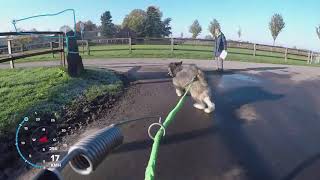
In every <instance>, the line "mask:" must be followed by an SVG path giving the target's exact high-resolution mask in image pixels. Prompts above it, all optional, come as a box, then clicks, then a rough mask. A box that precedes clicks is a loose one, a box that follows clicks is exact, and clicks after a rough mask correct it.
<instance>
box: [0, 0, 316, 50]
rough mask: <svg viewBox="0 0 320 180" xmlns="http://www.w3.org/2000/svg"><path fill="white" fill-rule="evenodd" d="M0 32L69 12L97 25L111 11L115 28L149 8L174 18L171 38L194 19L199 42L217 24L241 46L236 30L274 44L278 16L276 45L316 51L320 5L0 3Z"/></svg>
mask: <svg viewBox="0 0 320 180" xmlns="http://www.w3.org/2000/svg"><path fill="white" fill-rule="evenodd" d="M0 1H3V2H2V3H1V4H2V5H1V6H2V8H1V11H0V32H3V31H12V30H14V29H13V25H12V23H11V22H12V20H13V19H20V18H25V17H28V16H33V15H39V14H45V13H56V12H59V11H62V10H64V9H68V8H72V9H75V11H76V19H77V21H78V20H81V21H87V20H91V21H93V22H94V23H96V24H97V25H99V24H100V16H101V14H102V13H103V12H105V11H107V10H108V11H110V12H111V15H112V17H113V22H114V23H115V24H121V23H122V20H123V18H124V17H125V16H126V15H127V14H129V13H130V11H131V10H133V9H144V10H145V9H146V8H147V7H148V6H150V5H153V6H156V7H159V8H160V10H161V11H162V12H163V18H166V17H170V18H172V22H171V26H172V34H173V36H174V37H180V34H181V33H183V34H184V37H191V34H190V33H189V31H188V30H189V26H190V25H191V24H192V22H193V21H194V20H195V19H197V20H198V21H199V22H200V25H201V26H202V32H201V34H200V36H199V37H204V36H206V35H208V34H209V31H208V26H209V23H210V21H212V19H213V18H216V19H217V20H218V21H219V23H220V25H221V28H222V31H223V33H224V34H225V36H226V38H227V39H232V40H239V38H238V36H237V30H238V29H239V27H240V28H241V30H242V37H241V40H243V41H249V42H254V43H263V44H272V43H273V39H272V36H271V33H270V30H269V27H268V24H269V21H270V19H271V16H272V15H273V14H274V13H279V14H281V15H282V16H283V18H284V21H285V23H286V26H285V28H284V29H283V31H282V32H281V33H280V34H279V36H278V38H277V40H276V45H281V46H287V47H297V48H304V49H310V50H316V51H320V39H319V38H318V37H317V34H316V31H315V27H316V26H318V25H320V10H319V7H320V1H319V0H304V1H300V0H268V1H266V0H264V1H263V0H224V1H223V0H219V1H216V0H90V1H89V0H85V1H84V0H50V1H48V0H23V1H22V0H7V1H4V0H0ZM72 23H73V16H72V14H71V13H65V14H62V15H59V16H55V17H45V18H37V19H33V20H28V21H23V22H19V23H18V24H17V27H18V28H22V29H31V28H36V29H37V30H39V31H40V30H46V31H47V30H58V29H59V27H61V26H62V25H65V24H67V25H72Z"/></svg>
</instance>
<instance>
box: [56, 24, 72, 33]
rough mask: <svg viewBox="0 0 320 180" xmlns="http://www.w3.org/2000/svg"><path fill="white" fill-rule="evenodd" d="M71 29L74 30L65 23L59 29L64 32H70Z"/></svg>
mask: <svg viewBox="0 0 320 180" xmlns="http://www.w3.org/2000/svg"><path fill="white" fill-rule="evenodd" d="M71 30H72V29H71V27H70V26H68V25H63V26H61V27H60V29H59V31H61V32H64V33H67V32H69V31H71Z"/></svg>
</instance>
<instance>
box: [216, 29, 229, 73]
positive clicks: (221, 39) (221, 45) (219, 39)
mask: <svg viewBox="0 0 320 180" xmlns="http://www.w3.org/2000/svg"><path fill="white" fill-rule="evenodd" d="M214 33H215V37H216V38H215V45H216V46H215V51H214V57H215V60H216V61H217V68H218V71H223V59H222V58H221V57H220V54H221V52H222V51H223V50H225V51H227V41H226V37H225V36H224V34H223V33H222V32H221V30H220V28H216V29H215V32H214Z"/></svg>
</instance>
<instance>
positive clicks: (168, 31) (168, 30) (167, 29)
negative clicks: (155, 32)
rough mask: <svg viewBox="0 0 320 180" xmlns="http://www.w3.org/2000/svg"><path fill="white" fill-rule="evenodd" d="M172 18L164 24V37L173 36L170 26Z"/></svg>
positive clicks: (164, 21) (165, 20) (167, 19)
mask: <svg viewBox="0 0 320 180" xmlns="http://www.w3.org/2000/svg"><path fill="white" fill-rule="evenodd" d="M170 22H171V18H166V19H164V20H163V22H162V36H169V35H170V34H171V26H170Z"/></svg>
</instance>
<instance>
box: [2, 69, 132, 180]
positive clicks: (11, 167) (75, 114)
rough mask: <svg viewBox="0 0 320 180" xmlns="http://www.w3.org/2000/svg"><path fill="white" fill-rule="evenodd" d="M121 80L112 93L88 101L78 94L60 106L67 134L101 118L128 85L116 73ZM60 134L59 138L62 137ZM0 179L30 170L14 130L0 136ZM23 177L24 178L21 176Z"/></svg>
mask: <svg viewBox="0 0 320 180" xmlns="http://www.w3.org/2000/svg"><path fill="white" fill-rule="evenodd" d="M117 75H118V76H119V78H120V80H122V82H123V84H124V86H123V88H122V89H121V90H120V91H119V92H117V93H114V94H109V93H107V94H104V95H101V96H98V97H97V98H95V99H93V100H91V101H88V100H87V99H86V98H85V97H84V96H79V97H78V98H77V99H76V100H75V102H74V103H72V105H67V106H64V107H62V113H61V119H63V120H64V122H63V123H64V124H68V125H70V127H72V129H69V131H68V133H67V135H71V134H75V133H76V132H77V131H79V129H82V128H84V127H86V126H88V125H89V124H90V123H92V122H94V121H96V120H98V119H101V117H103V116H104V114H106V113H107V112H108V111H109V110H110V109H111V108H113V106H114V104H115V102H116V101H117V100H118V99H119V98H120V97H121V96H122V95H123V93H124V91H125V90H126V88H127V87H128V85H129V80H128V79H127V78H126V76H124V75H122V74H117ZM38 117H40V118H41V119H45V118H48V117H52V116H51V115H49V114H40V115H38ZM63 136H65V135H63V134H60V138H62V139H63V138H64V137H63ZM0 142H1V146H0V154H1V156H0V179H1V180H2V179H16V178H17V177H19V176H20V175H21V174H24V173H26V172H27V171H28V170H30V166H28V165H26V163H24V162H22V160H21V158H20V157H19V155H18V153H17V150H16V147H15V132H11V133H8V134H6V136H1V137H0ZM22 179H24V178H22Z"/></svg>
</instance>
